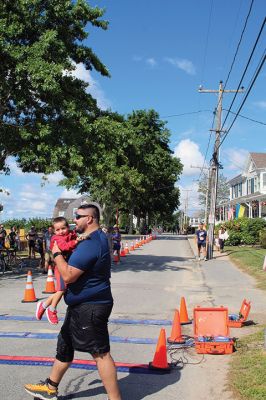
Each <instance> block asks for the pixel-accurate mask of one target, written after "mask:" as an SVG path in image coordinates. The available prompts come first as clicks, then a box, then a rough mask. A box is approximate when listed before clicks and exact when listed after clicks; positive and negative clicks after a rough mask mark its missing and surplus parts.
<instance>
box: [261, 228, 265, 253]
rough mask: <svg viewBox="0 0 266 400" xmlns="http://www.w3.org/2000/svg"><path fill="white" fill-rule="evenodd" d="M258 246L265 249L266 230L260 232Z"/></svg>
mask: <svg viewBox="0 0 266 400" xmlns="http://www.w3.org/2000/svg"><path fill="white" fill-rule="evenodd" d="M260 244H261V247H263V248H264V249H266V229H263V230H262V231H260Z"/></svg>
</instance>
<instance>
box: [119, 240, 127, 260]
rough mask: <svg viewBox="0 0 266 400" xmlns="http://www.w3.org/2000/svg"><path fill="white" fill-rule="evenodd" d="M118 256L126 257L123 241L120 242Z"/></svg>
mask: <svg viewBox="0 0 266 400" xmlns="http://www.w3.org/2000/svg"><path fill="white" fill-rule="evenodd" d="M120 256H121V257H126V253H125V249H124V245H123V243H122V244H121V251H120Z"/></svg>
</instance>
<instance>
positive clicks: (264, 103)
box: [254, 101, 266, 110]
mask: <svg viewBox="0 0 266 400" xmlns="http://www.w3.org/2000/svg"><path fill="white" fill-rule="evenodd" d="M254 104H255V106H257V107H259V108H262V109H263V110H266V101H257V102H255V103H254Z"/></svg>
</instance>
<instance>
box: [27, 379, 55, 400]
mask: <svg viewBox="0 0 266 400" xmlns="http://www.w3.org/2000/svg"><path fill="white" fill-rule="evenodd" d="M24 388H25V390H26V392H27V393H29V394H31V395H32V396H34V397H37V398H38V399H42V400H57V393H58V392H57V389H50V388H49V386H48V383H47V380H46V381H45V382H42V381H41V382H40V383H37V384H36V385H32V384H30V383H28V384H27V385H25V386H24Z"/></svg>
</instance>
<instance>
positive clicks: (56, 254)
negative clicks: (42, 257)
mask: <svg viewBox="0 0 266 400" xmlns="http://www.w3.org/2000/svg"><path fill="white" fill-rule="evenodd" d="M61 255H62V253H61V251H56V252H55V253H54V254H53V256H54V258H55V257H57V256H61Z"/></svg>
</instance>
